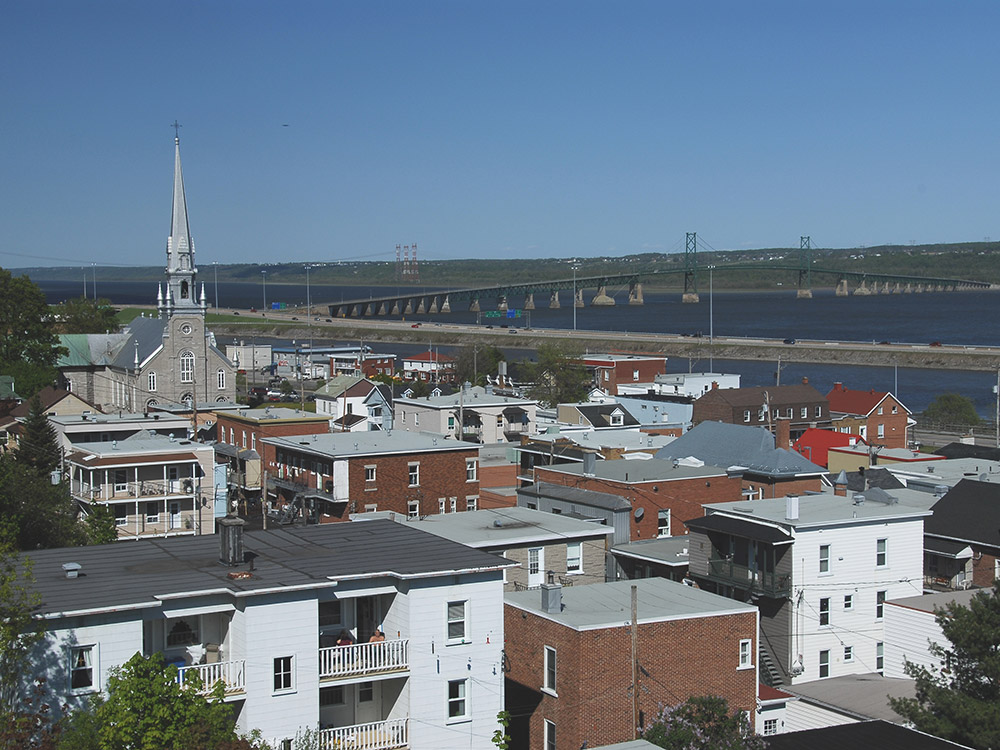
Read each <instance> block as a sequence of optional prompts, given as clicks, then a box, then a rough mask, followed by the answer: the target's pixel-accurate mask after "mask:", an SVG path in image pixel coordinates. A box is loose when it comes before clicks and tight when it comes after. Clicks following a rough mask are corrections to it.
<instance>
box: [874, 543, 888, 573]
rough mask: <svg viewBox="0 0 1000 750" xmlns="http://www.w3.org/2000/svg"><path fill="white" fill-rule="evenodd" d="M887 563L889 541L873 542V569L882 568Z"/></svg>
mask: <svg viewBox="0 0 1000 750" xmlns="http://www.w3.org/2000/svg"><path fill="white" fill-rule="evenodd" d="M888 562H889V540H888V539H876V540H875V567H877V568H884V567H885V566H886V565H887V564H888Z"/></svg>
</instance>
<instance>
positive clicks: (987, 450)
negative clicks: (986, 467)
mask: <svg viewBox="0 0 1000 750" xmlns="http://www.w3.org/2000/svg"><path fill="white" fill-rule="evenodd" d="M934 453H935V455H938V456H944V457H945V458H981V459H983V460H984V461H1000V448H991V447H989V446H988V445H969V444H967V443H948V445H945V446H944V447H942V448H938V449H937V450H936V451H934Z"/></svg>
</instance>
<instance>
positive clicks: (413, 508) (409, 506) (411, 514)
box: [406, 500, 420, 518]
mask: <svg viewBox="0 0 1000 750" xmlns="http://www.w3.org/2000/svg"><path fill="white" fill-rule="evenodd" d="M419 515H420V501H419V500H410V501H408V502H407V503H406V516H407V518H417V517H418V516H419Z"/></svg>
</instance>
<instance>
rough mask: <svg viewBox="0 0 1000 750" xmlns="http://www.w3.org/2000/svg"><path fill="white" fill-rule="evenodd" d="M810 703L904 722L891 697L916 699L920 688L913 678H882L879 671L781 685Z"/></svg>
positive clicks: (858, 714)
mask: <svg viewBox="0 0 1000 750" xmlns="http://www.w3.org/2000/svg"><path fill="white" fill-rule="evenodd" d="M781 689H782V690H784V691H785V692H788V693H791V694H792V695H796V696H798V697H799V698H802V699H805V700H807V701H809V702H810V703H816V704H819V705H820V706H823V707H826V708H831V709H833V710H834V711H840V712H842V713H846V714H849V715H851V716H855V717H857V718H862V719H884V720H886V721H891V722H894V723H896V724H902V723H903V718H902V717H901V716H900V715H899V714H897V713H896V712H895V711H893V710H892V709H891V708H889V699H888V697H887V696H890V695H891V696H892V697H893V698H913V697H914V696H916V694H917V690H916V687H915V684H914V682H913V680H903V679H897V678H893V677H883V676H882V675H880V674H852V675H845V676H843V677H829V678H825V679H822V680H813V681H812V682H800V683H797V684H795V685H793V686H792V687H784V686H783V687H782V688H781Z"/></svg>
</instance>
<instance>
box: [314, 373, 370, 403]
mask: <svg viewBox="0 0 1000 750" xmlns="http://www.w3.org/2000/svg"><path fill="white" fill-rule="evenodd" d="M365 382H368V381H366V380H365V378H364V377H362V376H360V375H337V376H336V377H333V378H330V379H329V380H328V381H326V384H325V385H323V386H322V387H320V388H317V389H316V398H337V397H339V396H343V395H344V392H345V391H347V395H348V396H354V395H358V396H362V395H366V394H367V393H368V391H367V390H365V391H363V392H361V393H357V394H355V393H351V392H350V391H351V389H352V388H354V387H355V386H357V385H358V384H360V383H365ZM372 387H373V388H374V384H372Z"/></svg>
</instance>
